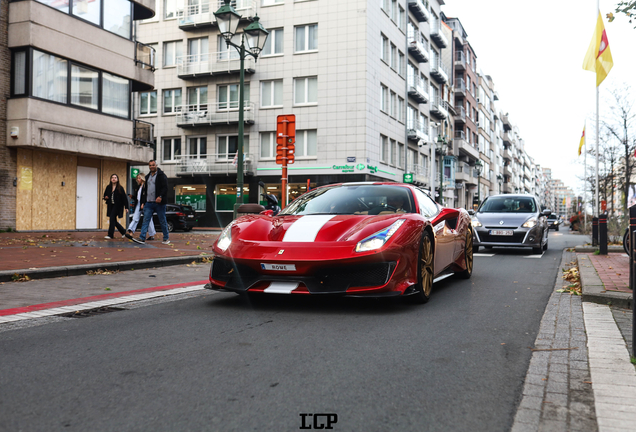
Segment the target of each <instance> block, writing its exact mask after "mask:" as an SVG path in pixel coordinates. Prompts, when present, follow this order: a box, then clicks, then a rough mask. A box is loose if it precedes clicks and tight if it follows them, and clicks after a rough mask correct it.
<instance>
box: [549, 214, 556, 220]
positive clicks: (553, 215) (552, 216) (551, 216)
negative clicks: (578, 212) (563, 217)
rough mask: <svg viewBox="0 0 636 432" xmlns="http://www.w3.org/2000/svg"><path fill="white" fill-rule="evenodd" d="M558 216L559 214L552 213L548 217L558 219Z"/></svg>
mask: <svg viewBox="0 0 636 432" xmlns="http://www.w3.org/2000/svg"><path fill="white" fill-rule="evenodd" d="M556 218H557V215H555V214H551V215H549V216H548V219H556Z"/></svg>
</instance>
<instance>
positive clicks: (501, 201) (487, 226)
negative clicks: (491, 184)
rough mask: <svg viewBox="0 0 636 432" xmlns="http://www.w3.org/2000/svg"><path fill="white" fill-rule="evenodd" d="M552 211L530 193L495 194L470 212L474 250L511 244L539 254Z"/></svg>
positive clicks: (543, 246) (545, 246) (542, 247)
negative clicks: (541, 204) (541, 205)
mask: <svg viewBox="0 0 636 432" xmlns="http://www.w3.org/2000/svg"><path fill="white" fill-rule="evenodd" d="M551 213H552V212H551V211H550V210H543V211H541V208H540V207H539V204H538V203H537V201H536V199H535V198H534V197H533V196H532V195H494V196H489V197H488V198H486V199H485V200H484V202H482V203H481V205H480V206H479V208H478V209H477V212H476V213H473V220H472V224H473V233H474V235H475V240H474V246H473V250H474V251H475V252H477V251H478V250H479V247H480V246H484V247H486V248H491V247H493V246H512V247H528V248H532V252H533V253H535V254H540V253H541V251H542V250H547V249H548V231H549V228H548V223H547V219H546V216H549V215H550V214H551Z"/></svg>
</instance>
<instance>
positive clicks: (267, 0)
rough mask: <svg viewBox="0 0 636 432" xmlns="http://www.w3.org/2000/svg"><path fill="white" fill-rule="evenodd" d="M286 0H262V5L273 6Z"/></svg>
mask: <svg viewBox="0 0 636 432" xmlns="http://www.w3.org/2000/svg"><path fill="white" fill-rule="evenodd" d="M284 2H285V0H262V3H261V5H262V6H272V5H275V4H282V3H284Z"/></svg>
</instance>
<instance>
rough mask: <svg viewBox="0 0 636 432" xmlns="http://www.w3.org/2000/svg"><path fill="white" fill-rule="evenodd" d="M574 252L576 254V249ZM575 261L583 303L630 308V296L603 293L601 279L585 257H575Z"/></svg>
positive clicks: (631, 299) (631, 298) (631, 301)
mask: <svg viewBox="0 0 636 432" xmlns="http://www.w3.org/2000/svg"><path fill="white" fill-rule="evenodd" d="M576 251H577V252H578V248H577V249H576ZM576 261H577V263H578V266H579V275H580V277H581V299H582V300H583V301H584V302H591V303H597V304H603V305H611V306H618V307H622V308H626V309H631V308H632V303H633V296H632V294H627V293H619V292H607V291H605V285H603V282H601V278H599V277H598V273H596V269H595V268H594V265H593V264H592V262H591V261H590V259H589V257H588V256H587V255H577V256H576Z"/></svg>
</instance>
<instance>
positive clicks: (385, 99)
mask: <svg viewBox="0 0 636 432" xmlns="http://www.w3.org/2000/svg"><path fill="white" fill-rule="evenodd" d="M380 111H382V112H383V113H388V112H389V88H388V87H387V86H385V85H384V84H380Z"/></svg>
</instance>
